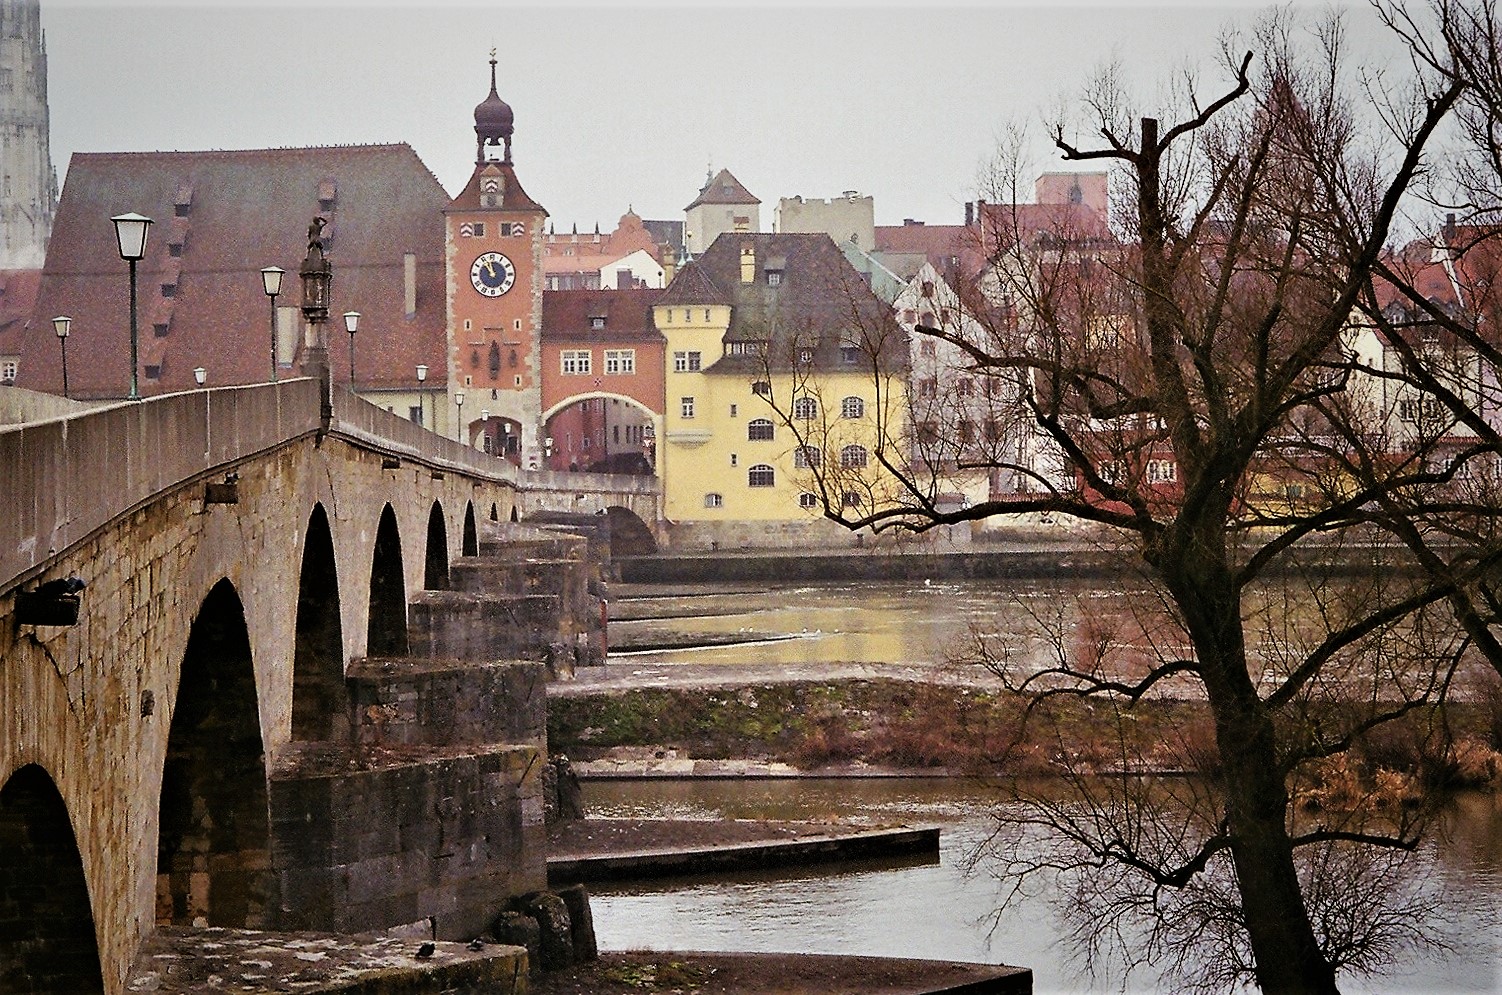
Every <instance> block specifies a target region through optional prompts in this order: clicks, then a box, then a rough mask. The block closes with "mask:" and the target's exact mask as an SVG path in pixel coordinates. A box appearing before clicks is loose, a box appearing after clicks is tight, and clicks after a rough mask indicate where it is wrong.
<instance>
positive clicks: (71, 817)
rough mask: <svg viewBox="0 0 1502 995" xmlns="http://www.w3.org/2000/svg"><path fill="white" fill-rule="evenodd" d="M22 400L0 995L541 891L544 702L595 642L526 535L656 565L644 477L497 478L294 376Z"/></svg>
mask: <svg viewBox="0 0 1502 995" xmlns="http://www.w3.org/2000/svg"><path fill="white" fill-rule="evenodd" d="M23 393H24V392H19V391H14V392H9V393H8V392H5V391H0V395H7V396H6V398H5V399H4V400H3V401H0V481H3V485H0V991H7V992H11V991H15V992H59V993H60V992H86V991H104V992H107V993H111V995H114V993H118V992H122V991H125V990H126V986H127V983H128V979H129V977H130V976H131V971H132V965H133V962H134V961H135V959H136V956H137V953H138V951H140V950H141V947H142V944H143V943H144V942H145V941H146V940H147V939H148V938H149V937H150V936H151V935H152V934H153V932H154V931H155V930H156V929H157V927H158V926H159V925H160V926H168V925H171V926H189V927H191V926H195V925H196V926H202V925H210V926H231V927H236V928H255V929H278V930H334V931H346V932H348V931H362V930H374V929H385V928H389V927H397V926H415V927H416V928H419V929H421V930H423V931H425V932H427V933H429V934H430V935H431V936H433V937H435V938H438V939H451V938H461V939H467V938H468V937H470V936H473V935H477V934H478V933H479V932H482V931H484V929H485V928H486V927H487V926H488V924H489V922H490V918H491V917H492V916H493V915H494V914H495V912H496V911H497V910H498V909H499V908H500V907H501V906H503V905H504V903H505V901H506V899H507V898H508V897H510V896H515V895H518V894H521V893H523V892H526V891H529V890H535V889H538V888H542V887H544V884H545V880H546V877H545V875H546V870H545V863H544V860H545V855H544V853H543V852H542V839H541V832H542V814H541V795H540V788H539V783H540V777H539V771H540V769H541V768H542V767H543V766H545V759H546V758H545V755H544V754H543V751H544V749H545V744H544V737H545V724H544V719H545V716H544V704H543V701H544V699H543V697H542V694H541V689H540V686H541V684H542V683H543V682H544V681H545V680H547V679H548V677H549V671H550V670H551V671H553V672H554V675H556V674H558V673H562V672H566V671H567V669H568V668H569V667H571V666H573V665H574V664H575V663H591V662H598V661H599V660H600V659H602V658H603V653H604V646H603V628H604V619H603V613H602V610H601V608H600V606H601V604H602V601H601V598H600V594H601V593H602V592H601V591H600V590H599V588H598V580H599V575H598V570H597V568H595V567H593V566H592V564H591V561H590V559H589V557H588V556H587V554H586V547H587V544H588V541H589V540H587V539H586V538H582V537H581V534H580V533H578V532H574V533H570V532H568V531H567V530H559V529H552V530H543V529H540V528H529V527H527V526H526V525H525V522H526V520H527V519H529V518H534V517H546V516H547V515H549V514H551V515H554V516H563V517H565V518H567V517H568V516H580V515H594V514H601V513H608V514H609V516H610V521H611V522H612V524H614V523H615V522H617V521H620V522H633V521H634V522H635V524H636V525H637V531H638V532H639V533H640V532H645V533H646V534H647V536H648V539H647V540H646V541H650V533H651V530H652V527H653V526H655V523H656V522H657V521H658V517H659V516H658V514H657V502H658V495H657V492H656V488H655V483H656V482H655V481H654V480H651V479H638V478H619V477H606V476H596V475H583V474H547V473H541V474H537V473H526V472H522V471H518V470H517V469H516V468H515V467H513V466H512V465H511V464H509V463H507V462H506V461H504V460H498V459H495V458H493V457H489V456H486V455H485V454H483V453H479V452H477V451H475V450H473V449H470V448H467V447H464V446H461V445H459V444H457V443H454V442H451V441H448V440H444V439H441V438H439V437H437V436H435V435H433V434H431V433H429V432H426V431H424V430H423V429H421V428H420V427H418V426H416V425H413V424H411V423H410V422H407V421H405V420H402V419H399V418H396V417H394V416H392V415H390V414H388V413H386V412H384V411H382V410H380V409H378V408H376V407H374V406H371V405H369V404H366V403H365V402H363V401H360V400H359V399H357V398H355V397H353V396H352V395H348V394H343V393H341V392H337V391H336V392H335V396H334V397H333V398H332V400H331V406H330V404H329V403H328V402H325V403H323V404H321V403H320V397H319V385H318V383H317V382H316V381H314V380H292V381H283V382H281V383H274V384H265V385H259V386H249V387H236V388H224V389H216V390H204V391H194V392H190V393H183V394H175V395H168V396H164V397H160V398H155V399H151V400H147V401H142V402H128V403H123V404H116V405H111V406H106V407H98V408H93V409H81V408H78V407H74V406H68V405H66V404H63V406H62V408H60V409H59V414H58V416H57V417H49V418H46V419H45V420H23V419H22V418H20V417H19V416H18V415H17V413H16V412H15V411H13V410H12V411H7V410H5V407H6V406H10V407H12V408H14V407H15V406H16V404H17V403H18V402H17V401H16V399H17V398H20V397H22V395H23ZM37 403H38V404H39V405H43V406H45V404H47V403H55V404H62V403H63V402H47V401H44V400H38V402H37ZM32 410H33V411H34V410H36V407H35V406H33V409H32ZM7 421H8V422H11V423H12V424H8V425H5V424H3V422H7ZM517 520H520V521H521V522H522V523H523V524H522V525H510V524H508V523H510V522H514V521H517ZM638 539H640V536H638ZM68 578H77V579H79V580H81V581H82V582H83V583H84V586H83V588H82V589H81V590H80V591H77V592H69V591H68V590H66V588H67V587H69V586H76V585H68V584H66V583H64V584H58V583H51V582H65V581H66V580H67V579H68ZM59 588H61V590H59ZM74 598H76V599H77V600H76V604H75V603H74V601H73V599H74ZM74 610H76V621H73V620H72V619H71V617H70V616H71V614H72V613H73V611H74Z"/></svg>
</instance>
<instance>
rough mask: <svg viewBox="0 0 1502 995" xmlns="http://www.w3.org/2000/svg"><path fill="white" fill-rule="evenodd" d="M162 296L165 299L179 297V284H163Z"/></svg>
mask: <svg viewBox="0 0 1502 995" xmlns="http://www.w3.org/2000/svg"><path fill="white" fill-rule="evenodd" d="M162 296H163V297H176V296H177V284H175V283H164V284H162Z"/></svg>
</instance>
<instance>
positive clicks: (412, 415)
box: [407, 406, 422, 425]
mask: <svg viewBox="0 0 1502 995" xmlns="http://www.w3.org/2000/svg"><path fill="white" fill-rule="evenodd" d="M407 420H408V421H410V422H416V423H417V424H419V425H421V424H422V408H421V407H420V406H418V407H409V408H407Z"/></svg>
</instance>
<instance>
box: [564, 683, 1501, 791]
mask: <svg viewBox="0 0 1502 995" xmlns="http://www.w3.org/2000/svg"><path fill="white" fill-rule="evenodd" d="M1487 687H1488V688H1492V685H1491V684H1490V683H1488V685H1487ZM1497 688H1502V682H1497ZM1497 688H1493V689H1492V690H1491V691H1490V693H1487V692H1484V691H1483V693H1480V694H1477V695H1475V696H1473V698H1472V699H1471V700H1466V701H1452V702H1448V703H1446V704H1445V705H1444V706H1442V707H1436V708H1434V709H1431V710H1428V711H1426V712H1414V713H1411V714H1410V715H1408V716H1406V717H1405V718H1404V719H1403V720H1402V721H1401V722H1395V723H1391V724H1386V725H1384V726H1382V727H1381V728H1379V729H1376V730H1373V731H1372V732H1371V733H1370V734H1369V735H1367V736H1365V737H1363V738H1362V739H1361V740H1360V741H1359V742H1358V743H1356V744H1354V745H1353V747H1352V749H1351V750H1349V751H1347V752H1346V753H1343V754H1341V755H1339V756H1338V757H1334V758H1330V759H1328V760H1326V761H1325V762H1323V763H1320V764H1316V765H1312V766H1311V767H1310V768H1309V769H1308V770H1307V771H1306V772H1304V775H1303V777H1302V778H1301V780H1300V782H1299V784H1298V785H1297V786H1296V789H1295V790H1296V798H1297V799H1298V801H1299V804H1300V805H1301V806H1302V807H1303V808H1305V809H1307V810H1310V811H1316V810H1319V809H1323V808H1350V807H1354V806H1358V805H1376V806H1388V805H1412V804H1414V803H1415V802H1416V801H1417V800H1418V799H1420V798H1424V797H1429V796H1432V795H1436V794H1440V795H1442V794H1443V793H1444V792H1446V791H1450V790H1456V789H1464V788H1483V789H1488V790H1502V690H1498V689H1497ZM548 744H549V748H550V749H551V750H553V751H555V752H562V753H566V754H568V756H569V757H570V758H572V759H574V760H594V759H600V758H603V757H608V756H612V755H620V754H629V755H632V756H642V755H646V754H650V753H658V754H661V755H663V756H667V755H673V756H677V757H691V758H694V759H701V760H763V761H774V762H781V763H787V764H791V765H793V766H794V767H796V768H798V769H799V770H800V771H803V772H808V773H816V772H825V773H834V774H859V773H861V772H862V771H863V770H866V771H869V770H870V769H871V768H878V769H881V770H883V771H895V772H906V773H913V774H922V773H937V772H948V773H952V774H955V775H957V776H966V775H977V776H1007V777H1040V776H1041V777H1048V776H1095V775H1102V774H1122V773H1127V774H1179V773H1185V774H1199V775H1205V776H1211V777H1213V776H1215V775H1217V774H1218V773H1219V771H1220V762H1219V757H1218V755H1217V749H1216V745H1215V732H1214V723H1213V718H1212V716H1211V713H1210V710H1209V707H1208V706H1207V705H1206V704H1205V703H1204V702H1199V701H1188V700H1176V699H1152V700H1144V701H1141V702H1138V703H1137V705H1136V706H1135V707H1134V708H1133V709H1132V710H1131V711H1130V712H1113V711H1112V710H1110V709H1109V708H1107V707H1105V706H1100V705H1097V703H1095V702H1091V701H1087V700H1080V699H1069V700H1065V699H1059V700H1055V701H1053V702H1050V703H1048V705H1047V706H1044V707H1035V708H1033V709H1032V710H1031V713H1030V710H1029V701H1028V699H1027V698H1025V697H1024V696H1021V695H1017V694H1015V693H1012V692H1007V691H999V690H983V689H976V688H969V687H963V686H959V685H955V684H951V683H933V684H930V683H920V682H915V681H908V680H846V681H828V682H821V681H793V682H781V683H768V684H752V685H746V686H742V687H737V688H640V689H635V690H629V691H618V690H611V691H601V692H597V693H593V694H581V693H578V692H575V693H572V694H569V695H564V696H557V697H554V698H552V699H550V700H549V704H548Z"/></svg>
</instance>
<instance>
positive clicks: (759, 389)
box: [751, 380, 772, 397]
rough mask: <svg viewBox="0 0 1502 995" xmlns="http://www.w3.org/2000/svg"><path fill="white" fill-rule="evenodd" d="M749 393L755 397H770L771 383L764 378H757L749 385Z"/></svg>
mask: <svg viewBox="0 0 1502 995" xmlns="http://www.w3.org/2000/svg"><path fill="white" fill-rule="evenodd" d="M751 393H753V394H755V395H756V396H757V397H771V396H772V385H771V384H770V383H768V382H767V381H765V380H758V381H756V382H755V383H753V384H752V385H751Z"/></svg>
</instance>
